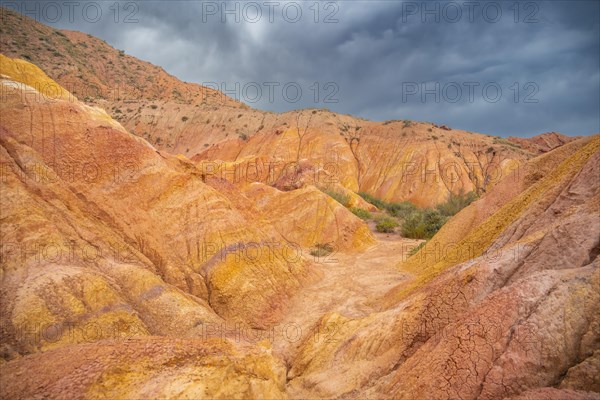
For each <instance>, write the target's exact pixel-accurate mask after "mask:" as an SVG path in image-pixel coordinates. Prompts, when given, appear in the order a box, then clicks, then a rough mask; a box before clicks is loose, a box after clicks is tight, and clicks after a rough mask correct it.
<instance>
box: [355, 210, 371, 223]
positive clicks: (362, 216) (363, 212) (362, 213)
mask: <svg viewBox="0 0 600 400" xmlns="http://www.w3.org/2000/svg"><path fill="white" fill-rule="evenodd" d="M350 211H351V212H352V214H354V215H356V216H357V217H358V218H360V219H362V220H365V221H366V220H369V219H371V218H372V215H371V213H370V212H368V211H367V210H363V209H362V208H357V207H352V208H350Z"/></svg>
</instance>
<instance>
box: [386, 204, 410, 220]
mask: <svg viewBox="0 0 600 400" xmlns="http://www.w3.org/2000/svg"><path fill="white" fill-rule="evenodd" d="M384 208H385V210H386V211H387V212H388V213H389V214H390V215H391V216H392V217H398V218H402V219H404V218H406V216H408V215H410V214H411V213H412V212H414V211H415V210H417V207H416V206H415V205H414V204H413V203H411V202H410V201H402V202H400V203H385V205H384Z"/></svg>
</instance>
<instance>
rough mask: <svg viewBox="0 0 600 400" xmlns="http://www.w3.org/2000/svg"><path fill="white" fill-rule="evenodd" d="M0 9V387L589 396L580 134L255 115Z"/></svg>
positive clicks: (593, 357) (595, 147) (597, 148)
mask: <svg viewBox="0 0 600 400" xmlns="http://www.w3.org/2000/svg"><path fill="white" fill-rule="evenodd" d="M3 12H5V14H6V15H5V19H4V21H3V25H2V26H1V28H0V29H1V30H0V45H1V54H0V79H1V80H0V84H1V99H0V145H1V148H0V161H1V170H0V200H1V201H0V223H1V225H0V239H1V249H0V250H1V253H0V256H1V259H0V262H1V269H0V281H1V284H0V396H1V398H3V399H29V398H40V399H41V398H51V399H88V398H93V399H96V398H98V399H100V398H101V399H146V398H169V399H179V398H187V399H199V398H211V399H212V398H223V399H233V398H236V399H242V398H257V399H279V398H281V399H285V398H294V399H296V398H297V399H301V398H302V399H316V398H347V399H365V398H369V399H379V398H393V399H515V400H516V399H600V378H599V377H600V314H599V313H598V309H599V307H600V268H599V267H600V258H599V257H598V255H599V254H600V221H599V218H598V215H599V212H600V135H594V136H588V137H576V138H575V137H567V136H564V135H561V134H558V133H547V134H544V135H540V136H537V137H533V138H530V139H523V138H508V139H503V138H500V137H493V136H489V135H484V134H478V133H473V132H466V131H461V130H456V129H453V128H452V127H447V126H445V125H442V124H438V123H432V122H416V121H410V120H393V121H386V122H373V121H368V120H364V119H360V118H355V117H352V116H349V115H340V114H336V113H332V112H330V111H328V110H325V109H309V110H298V111H292V112H287V113H281V114H278V113H271V112H264V111H260V110H255V109H252V108H250V107H248V106H246V105H244V104H242V103H240V102H238V101H236V100H234V99H231V98H228V97H226V96H225V95H223V94H221V93H219V92H217V91H215V90H212V89H209V88H205V87H202V86H199V85H197V84H190V83H185V82H182V81H179V80H178V79H177V78H175V77H173V76H170V75H169V74H167V73H166V72H165V71H164V70H162V69H161V68H160V67H156V66H153V65H151V64H149V63H147V62H143V61H140V60H138V59H136V58H133V57H131V56H128V55H125V54H123V53H122V52H120V51H118V50H117V49H114V48H111V47H110V46H109V45H107V44H106V43H105V42H103V41H102V40H99V39H97V38H94V37H92V36H89V35H86V34H83V33H80V32H73V31H60V30H55V29H53V28H50V27H48V26H45V25H42V24H39V23H37V22H35V21H33V20H30V19H28V18H26V17H23V16H21V15H20V14H16V13H12V12H9V11H7V10H3ZM453 204H458V206H457V207H454V208H453V210H452V211H448V209H449V208H452V207H451V206H452V205H453Z"/></svg>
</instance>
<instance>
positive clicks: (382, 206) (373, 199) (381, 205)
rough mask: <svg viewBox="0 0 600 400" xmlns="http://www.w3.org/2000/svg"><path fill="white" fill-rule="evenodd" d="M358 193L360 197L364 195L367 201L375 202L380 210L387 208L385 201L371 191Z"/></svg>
mask: <svg viewBox="0 0 600 400" xmlns="http://www.w3.org/2000/svg"><path fill="white" fill-rule="evenodd" d="M358 195H359V196H360V197H362V198H363V199H364V200H365V201H366V202H367V203H371V204H373V205H374V206H375V207H377V208H379V209H380V210H383V209H385V205H386V202H385V201H383V200H380V199H378V198H377V197H375V196H371V195H370V194H369V193H365V192H358Z"/></svg>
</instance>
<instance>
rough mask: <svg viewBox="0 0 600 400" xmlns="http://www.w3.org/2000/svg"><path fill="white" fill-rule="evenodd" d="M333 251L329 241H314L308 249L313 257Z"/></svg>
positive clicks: (322, 255) (323, 255) (326, 254)
mask: <svg viewBox="0 0 600 400" xmlns="http://www.w3.org/2000/svg"><path fill="white" fill-rule="evenodd" d="M332 252H333V246H332V245H330V244H329V243H316V244H315V245H314V246H313V248H312V249H311V250H310V255H311V256H314V257H325V256H328V255H329V254H331V253H332Z"/></svg>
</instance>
